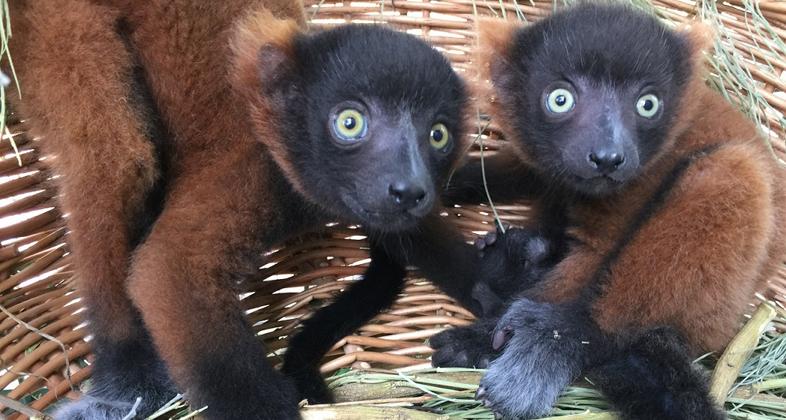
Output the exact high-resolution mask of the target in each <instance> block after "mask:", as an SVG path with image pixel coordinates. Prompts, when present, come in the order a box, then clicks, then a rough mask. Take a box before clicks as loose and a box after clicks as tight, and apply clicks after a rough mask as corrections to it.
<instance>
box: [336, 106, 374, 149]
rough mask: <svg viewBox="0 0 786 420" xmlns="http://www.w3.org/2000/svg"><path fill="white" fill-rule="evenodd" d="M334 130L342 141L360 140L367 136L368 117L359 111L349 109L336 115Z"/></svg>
mask: <svg viewBox="0 0 786 420" xmlns="http://www.w3.org/2000/svg"><path fill="white" fill-rule="evenodd" d="M333 129H334V130H335V132H336V135H337V136H338V137H339V138H340V139H341V140H345V141H355V140H359V139H361V138H363V136H365V135H366V131H367V130H366V129H367V127H366V117H364V116H363V114H362V113H361V112H360V111H358V110H357V109H352V108H347V109H345V110H343V111H341V112H339V113H338V114H337V115H336V119H335V121H333Z"/></svg>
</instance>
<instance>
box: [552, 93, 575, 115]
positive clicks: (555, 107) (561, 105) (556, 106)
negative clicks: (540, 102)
mask: <svg viewBox="0 0 786 420" xmlns="http://www.w3.org/2000/svg"><path fill="white" fill-rule="evenodd" d="M575 104H576V100H575V99H574V98H573V94H572V93H570V91H569V90H567V89H563V88H557V89H554V90H552V91H551V93H549V96H548V97H546V108H547V109H548V110H549V111H551V112H553V113H555V114H564V113H566V112H568V111H570V110H572V109H573V106H574V105H575Z"/></svg>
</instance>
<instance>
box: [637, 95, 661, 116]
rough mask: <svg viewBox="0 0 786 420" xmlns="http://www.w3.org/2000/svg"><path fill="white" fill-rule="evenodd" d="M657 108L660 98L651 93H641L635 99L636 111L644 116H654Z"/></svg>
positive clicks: (658, 107)
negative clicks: (637, 98) (636, 99)
mask: <svg viewBox="0 0 786 420" xmlns="http://www.w3.org/2000/svg"><path fill="white" fill-rule="evenodd" d="M659 109H660V99H658V97H657V96H655V95H653V94H651V93H649V94H646V95H642V96H641V97H640V98H639V100H638V101H636V112H638V113H639V115H641V116H642V117H644V118H652V117H654V116H655V115H656V114H657V113H658V110H659Z"/></svg>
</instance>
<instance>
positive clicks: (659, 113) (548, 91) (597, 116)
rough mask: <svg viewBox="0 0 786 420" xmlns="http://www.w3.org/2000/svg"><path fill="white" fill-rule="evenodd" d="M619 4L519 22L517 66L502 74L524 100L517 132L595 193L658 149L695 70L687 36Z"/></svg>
mask: <svg viewBox="0 0 786 420" xmlns="http://www.w3.org/2000/svg"><path fill="white" fill-rule="evenodd" d="M618 7H619V6H606V7H598V6H597V5H595V6H591V7H576V8H573V9H570V10H568V11H566V12H564V13H560V14H557V15H555V16H554V17H553V18H550V19H547V20H545V21H543V22H541V23H538V24H535V25H533V26H531V27H529V28H526V29H523V30H521V31H519V33H517V34H516V35H515V38H514V43H513V46H512V49H511V51H510V52H509V53H510V61H509V62H508V63H507V64H506V65H507V66H509V70H512V71H508V76H507V78H503V80H498V81H495V83H496V85H497V87H498V88H499V89H505V90H506V91H507V95H505V94H502V93H501V96H508V97H509V98H510V99H512V101H513V102H514V103H513V104H510V105H512V106H514V107H515V108H516V109H518V110H520V112H518V113H517V119H516V121H513V123H512V125H513V126H514V129H515V130H516V131H518V133H514V134H516V135H514V137H517V138H518V140H519V141H522V142H523V148H524V150H525V151H526V152H527V153H528V154H530V155H531V156H532V157H533V158H534V159H533V160H534V161H535V162H536V164H537V165H538V166H539V168H540V169H541V171H542V172H543V173H544V175H546V176H548V177H550V178H553V179H556V180H558V181H560V182H561V183H562V184H564V185H566V186H567V187H569V188H572V189H574V190H575V191H577V192H579V193H582V194H586V195H590V196H600V195H604V194H608V193H610V192H613V191H615V190H617V189H619V188H620V187H622V186H624V185H625V184H626V183H627V182H629V181H631V180H632V179H635V178H636V177H637V176H638V175H639V174H640V173H641V172H642V170H643V168H645V167H646V165H647V164H648V163H649V162H650V161H651V160H652V159H653V158H654V157H656V156H657V155H658V152H659V151H660V150H661V149H662V148H663V147H664V145H665V139H666V136H667V135H668V133H669V129H670V126H671V124H672V123H673V120H674V116H675V113H676V110H677V109H678V107H677V104H678V99H679V97H680V95H681V92H682V89H683V87H684V85H685V82H686V80H687V77H688V74H689V58H688V57H689V53H688V48H687V45H686V41H685V40H684V39H682V38H680V37H679V36H678V35H676V34H675V33H673V32H671V31H668V30H666V29H665V28H664V27H662V26H661V25H660V24H659V23H658V22H657V21H656V20H655V19H654V18H651V17H649V16H646V15H643V14H639V13H618V12H615V11H616V10H617V8H618ZM621 17H622V18H621Z"/></svg>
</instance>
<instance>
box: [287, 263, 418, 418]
mask: <svg viewBox="0 0 786 420" xmlns="http://www.w3.org/2000/svg"><path fill="white" fill-rule="evenodd" d="M405 274H406V270H405V269H404V267H402V266H401V265H399V264H397V263H396V262H394V261H392V260H391V259H390V258H389V257H388V256H387V255H386V254H385V252H384V251H383V250H381V249H379V248H372V250H371V264H370V265H369V267H368V270H366V273H365V275H364V278H363V279H362V280H360V281H358V282H356V283H354V284H353V285H352V286H351V287H350V288H349V289H347V290H346V291H345V292H344V293H342V294H341V295H340V296H339V297H338V299H336V301H335V302H333V303H332V304H331V305H330V306H327V307H325V308H323V309H321V310H320V311H318V312H317V313H315V314H314V315H313V316H312V317H311V318H309V319H308V320H306V321H304V322H303V327H302V329H301V331H300V332H299V333H298V334H297V335H295V337H294V338H293V339H292V340H291V341H290V342H289V346H288V348H287V353H286V357H285V359H284V368H283V372H284V373H285V374H287V375H288V376H290V377H291V378H292V379H294V381H295V384H296V385H297V387H298V391H299V392H300V394H301V396H302V397H303V398H306V399H308V401H309V402H310V403H312V404H323V403H328V402H331V401H332V397H331V395H330V392H329V391H328V389H327V387H326V386H325V383H324V381H323V380H322V376H321V375H320V373H319V362H320V361H321V360H322V357H323V356H324V355H325V353H327V352H328V350H330V348H331V347H332V346H333V344H335V343H336V342H337V341H338V340H340V339H341V338H342V337H345V336H347V335H348V334H351V333H352V332H353V331H355V330H357V329H358V328H360V327H361V326H363V324H365V323H366V322H368V321H369V320H371V318H373V317H374V316H376V315H377V314H378V313H379V311H380V310H381V309H382V308H387V307H389V306H390V305H391V304H393V301H394V300H395V298H396V296H397V295H398V294H399V292H401V289H402V287H403V285H404V276H405Z"/></svg>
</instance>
